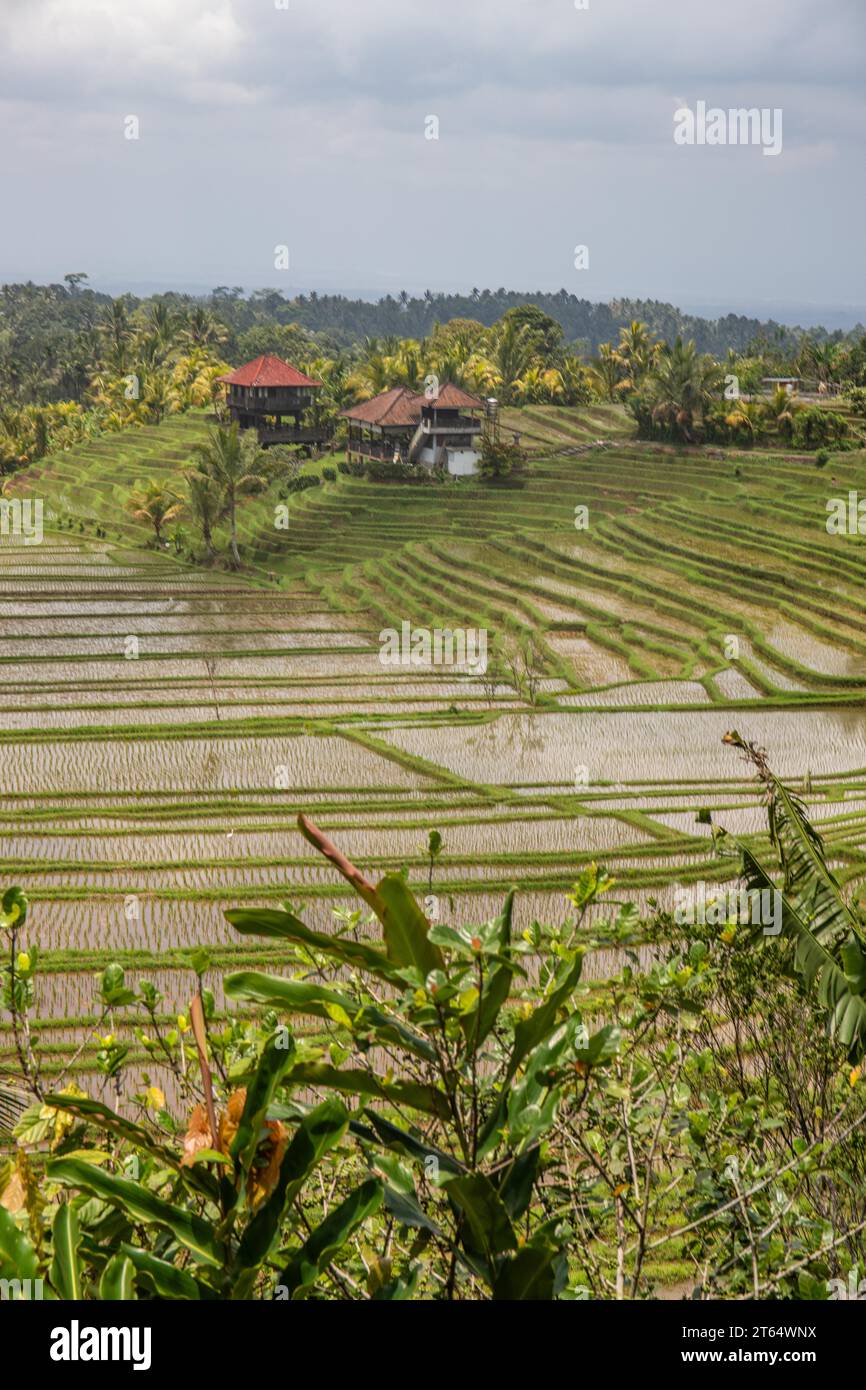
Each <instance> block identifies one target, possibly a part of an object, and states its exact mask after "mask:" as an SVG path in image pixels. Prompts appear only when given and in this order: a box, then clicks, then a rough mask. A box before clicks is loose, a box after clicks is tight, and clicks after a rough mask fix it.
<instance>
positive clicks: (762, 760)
mask: <svg viewBox="0 0 866 1390" xmlns="http://www.w3.org/2000/svg"><path fill="white" fill-rule="evenodd" d="M723 742H725V743H727V744H729V745H730V746H732V747H734V748H738V749H740V751H741V753H742V754H743V756H744V758H745V759H746V760H747V761H748V762H750V763H751V764H752V765H753V766H754V767H755V769H756V771H757V775H758V777H759V779H760V781H761V782H762V784H763V786H764V789H765V792H766V798H767V809H768V819H769V829H770V842H771V844H772V846H773V848H774V850H775V851H776V854H777V856H778V860H779V868H780V870H781V874H782V886H781V888H780V889H779V888H777V886H776V883H775V881H774V878H773V875H772V873H771V872H770V871H769V870H768V869H766V868H765V867H764V866H763V865H762V864H761V863H760V862H759V861H758V859H757V858H756V857H755V855H754V854H753V853H752V851H751V850H750V849H749V847H748V846H747V845H745V844H742V843H741V842H740V841H735V843H736V844H737V848H738V850H739V852H740V854H741V855H742V864H743V877H744V880H745V882H746V885H747V888H748V889H749V891H759V892H762V891H766V892H778V893H779V895H780V901H781V917H782V932H783V938H784V939H785V941H786V942H787V943H788V946H789V955H790V963H791V965H792V967H793V969H794V970H795V971H796V972H798V973H799V975H800V976H801V977H802V979H803V981H804V982H805V984H806V986H807V987H808V988H809V989H813V990H814V991H815V992H816V994H817V998H818V1001H819V1003H820V1005H821V1007H822V1008H823V1009H824V1011H825V1015H826V1023H827V1030H828V1033H829V1035H830V1037H831V1038H833V1039H834V1040H835V1041H836V1042H838V1043H839V1044H840V1046H842V1047H844V1048H845V1049H846V1051H847V1054H848V1057H849V1059H850V1060H851V1061H852V1062H854V1063H857V1062H859V1061H860V1060H861V1059H862V1057H863V1054H864V1051H866V930H864V925H863V923H862V922H861V920H860V919H859V918H858V916H857V915H856V913H855V912H854V911H853V909H852V908H851V907H850V906H849V904H848V903H847V902H846V900H845V898H844V895H843V892H842V888H841V886H840V884H839V882H838V880H837V879H836V877H835V875H834V874H833V872H832V871H831V869H830V868H829V866H828V864H827V857H826V852H825V849H824V844H823V842H822V840H821V837H820V835H819V834H818V833H817V831H816V830H815V829H814V827H813V826H812V825H810V823H809V818H808V813H807V810H806V806H805V805H804V803H803V802H802V801H801V800H800V798H799V797H798V796H796V795H795V794H794V793H793V792H792V791H790V790H789V788H787V787H785V786H784V785H783V784H782V783H781V782H780V781H779V779H778V778H777V777H776V776H775V775H774V774H773V772H772V771H771V770H770V768H769V766H768V763H767V758H766V754H765V752H764V750H763V749H761V748H758V747H757V746H756V745H755V744H754V743H750V742H747V741H746V740H745V739H743V738H742V737H741V736H740V734H739V733H737V732H736V730H734V731H732V732H730V733H727V734H725V736H724V740H723Z"/></svg>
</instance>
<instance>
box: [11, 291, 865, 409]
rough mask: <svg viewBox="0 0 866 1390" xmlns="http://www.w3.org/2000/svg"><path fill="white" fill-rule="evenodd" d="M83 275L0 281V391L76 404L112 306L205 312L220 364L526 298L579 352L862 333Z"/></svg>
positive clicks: (633, 303)
mask: <svg viewBox="0 0 866 1390" xmlns="http://www.w3.org/2000/svg"><path fill="white" fill-rule="evenodd" d="M86 278H87V277H86V276H84V275H83V274H71V275H68V276H66V277H65V280H66V282H65V283H64V284H52V285H36V284H33V283H32V282H29V283H27V284H23V285H4V286H3V287H2V290H0V394H2V397H3V398H8V397H10V396H11V397H12V398H13V399H14V400H15V401H16V402H18V403H22V404H26V403H35V402H48V401H69V400H81V399H82V397H83V395H84V393H85V392H86V390H87V386H88V384H89V381H90V378H91V376H92V374H93V369H94V365H95V364H96V363H97V362H98V361H99V358H100V354H101V348H102V345H103V343H104V335H103V333H102V331H101V330H102V326H103V325H104V323H105V320H106V318H107V316H108V313H109V311H110V306H111V305H112V304H117V303H121V304H122V305H123V306H124V310H125V314H126V316H127V317H128V318H133V319H134V318H136V317H139V318H140V317H141V316H142V315H147V314H148V312H149V311H150V310H151V309H152V308H153V306H156V305H159V306H162V308H163V309H164V310H165V311H167V312H168V313H170V314H172V315H174V316H176V317H186V316H187V315H188V314H190V313H191V311H193V310H195V309H199V310H207V311H208V312H209V313H210V314H211V315H213V317H214V318H216V319H218V320H219V322H220V323H221V324H222V325H224V327H225V330H226V333H225V337H224V340H223V341H221V343H220V348H221V351H222V353H223V355H224V356H225V358H226V360H227V361H228V362H230V363H238V362H241V361H244V360H246V359H247V358H249V357H250V356H254V355H255V354H256V351H275V350H277V347H276V346H268V345H269V344H272V343H273V344H275V345H279V344H283V345H284V346H287V347H288V348H291V346H292V335H291V332H289V333H288V335H287V333H286V330H291V329H292V328H296V329H297V328H299V329H302V330H305V334H304V337H305V338H306V342H305V344H304V345H305V346H306V348H307V350H309V346H310V343H309V338H310V337H312V338H313V339H314V344H313V345H314V346H315V347H316V348H317V349H318V350H319V352H320V353H321V354H322V355H325V356H330V355H334V354H335V353H337V352H340V351H344V352H345V351H347V350H350V349H351V348H352V347H353V346H355V345H357V344H360V343H362V342H363V341H364V340H365V339H368V338H392V337H396V338H411V339H423V338H425V337H427V336H429V335H430V334H431V333H432V332H433V330H434V328H435V326H436V324H437V323H439V324H444V323H448V322H449V321H450V320H452V319H464V320H466V319H470V320H474V321H475V322H476V323H479V324H481V325H483V326H484V327H487V328H489V327H492V326H493V325H494V324H496V323H497V322H498V321H499V320H500V319H502V318H503V317H504V316H505V314H507V313H508V312H509V310H513V309H518V308H520V307H521V306H522V305H524V304H526V303H532V304H535V305H537V306H538V308H539V309H540V310H542V311H543V312H544V313H545V314H547V315H549V316H550V317H551V318H552V319H554V320H555V321H556V322H557V323H558V324H559V325H560V327H561V328H562V330H563V336H564V338H565V341H566V342H567V343H568V344H570V345H571V346H573V347H574V348H575V349H576V351H578V353H582V354H583V355H584V356H586V357H589V356H591V355H593V354H594V353H595V352H597V350H598V348H599V347H600V346H601V345H602V344H603V343H608V342H615V341H616V339H617V337H618V335H619V332H620V329H622V328H625V327H627V326H628V325H629V324H630V323H632V322H634V321H635V320H637V321H639V322H641V323H644V324H645V325H646V326H647V328H648V330H649V331H650V333H651V334H652V335H653V337H655V338H658V339H663V340H664V341H666V342H674V341H676V339H677V338H678V337H681V338H683V339H684V340H691V341H693V342H694V343H695V346H696V348H697V350H698V351H699V352H706V353H711V354H712V355H713V356H715V357H718V358H721V357H724V356H725V355H726V354H727V353H728V352H730V351H734V352H738V353H745V352H747V351H748V352H750V353H751V354H752V355H760V356H763V357H774V358H779V359H780V360H781V359H783V358H785V357H790V356H791V355H793V354H794V353H796V351H797V349H798V347H799V345H800V344H801V343H802V341H803V339H804V338H807V337H808V338H809V339H811V340H812V341H814V342H817V343H828V344H836V343H842V342H845V341H847V340H853V339H854V338H856V337H859V336H862V334H863V333H864V332H866V330H864V329H859V330H854V331H853V332H852V333H850V334H847V335H846V334H844V333H842V332H841V331H840V330H836V331H834V332H828V331H827V330H825V329H823V328H817V329H810V330H809V331H808V333H806V332H805V331H804V330H802V329H799V328H790V327H786V326H784V325H782V324H778V323H775V322H774V321H773V320H770V321H768V322H762V321H761V320H759V319H756V318H749V317H746V316H744V315H737V314H726V315H724V316H723V317H722V318H719V319H705V318H700V317H698V316H695V315H691V314H684V313H682V312H681V311H680V310H679V309H677V308H676V307H675V306H674V305H672V304H666V303H663V302H662V301H660V300H626V299H623V300H616V301H613V302H611V303H609V304H593V303H591V302H590V301H589V300H587V299H580V298H578V296H577V295H574V294H570V293H569V292H568V291H567V290H565V289H562V290H559V291H557V292H556V293H553V294H551V293H546V292H541V291H536V292H522V291H520V292H519V291H514V290H505V289H498V290H489V289H484V290H482V289H474V290H472V291H471V293H469V294H463V295H458V294H449V295H445V294H433V293H431V292H430V291H427V292H426V293H425V294H424V295H421V296H418V297H412V296H410V295H408V294H407V293H406V292H401V293H400V294H399V295H397V296H393V295H386V296H385V297H384V298H382V299H380V300H379V301H378V302H377V303H370V302H368V301H366V300H361V299H347V298H346V297H345V296H343V295H319V294H316V293H315V292H311V293H310V294H301V295H297V296H295V297H294V298H286V297H285V296H284V295H283V294H282V293H281V292H280V291H279V290H277V289H262V290H254V291H253V292H252V293H251V294H249V295H245V294H244V291H243V289H242V288H241V287H239V286H235V287H229V286H218V287H217V288H216V289H214V290H213V291H212V293H211V294H210V295H207V296H203V297H197V296H194V295H188V294H178V293H175V292H170V293H167V294H160V295H153V296H150V297H149V298H145V299H142V298H138V297H136V296H135V295H131V294H127V295H122V296H120V297H119V298H117V299H113V298H112V296H111V295H108V294H101V293H98V292H97V291H95V290H92V289H89V288H88V287H87V285H86Z"/></svg>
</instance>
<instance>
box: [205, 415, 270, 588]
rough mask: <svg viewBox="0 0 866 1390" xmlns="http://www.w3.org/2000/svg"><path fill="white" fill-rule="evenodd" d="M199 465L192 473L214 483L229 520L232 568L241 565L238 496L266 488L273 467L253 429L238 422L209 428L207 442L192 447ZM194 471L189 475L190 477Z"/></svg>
mask: <svg viewBox="0 0 866 1390" xmlns="http://www.w3.org/2000/svg"><path fill="white" fill-rule="evenodd" d="M193 452H194V454H195V455H196V457H197V460H198V462H197V464H196V467H195V469H194V470H193V472H194V473H195V474H199V473H200V474H201V475H202V476H203V477H204V478H206V479H208V480H209V481H210V482H211V484H212V485H214V486H215V487H216V488H217V489H218V491H219V495H220V497H221V499H222V505H223V507H224V509H225V512H224V514H225V515H226V516H228V519H229V531H230V540H229V549H230V551H231V559H232V567H233V568H234V569H239V568H240V563H241V557H240V552H239V550H238V528H237V502H238V498H239V497H243V496H246V495H248V494H250V493H253V492H261V491H263V490H264V489H265V488H266V487H267V485H268V483H269V481H270V476H269V473H270V470H269V467H268V465H267V462H266V455H265V453H264V450H263V449H260V448H259V441H258V437H257V436H256V433H255V431H254V430H244V431H243V433H241V432H240V430H239V429H238V426H237V425H236V424H234V425H231V426H229V428H228V429H220V428H217V429H212V430H208V435H207V440H206V442H205V443H204V444H197V445H196V446H195V449H194V450H193ZM191 476H192V474H190V475H188V477H191Z"/></svg>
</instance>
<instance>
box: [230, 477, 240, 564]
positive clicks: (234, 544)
mask: <svg viewBox="0 0 866 1390" xmlns="http://www.w3.org/2000/svg"><path fill="white" fill-rule="evenodd" d="M229 514H230V516H231V526H232V539H231V552H232V565H233V567H234V568H235V569H236V570H239V569H240V567H241V557H240V552H239V550H238V525H237V515H236V513H235V498H234V493H232V495H231V498H230V499H229Z"/></svg>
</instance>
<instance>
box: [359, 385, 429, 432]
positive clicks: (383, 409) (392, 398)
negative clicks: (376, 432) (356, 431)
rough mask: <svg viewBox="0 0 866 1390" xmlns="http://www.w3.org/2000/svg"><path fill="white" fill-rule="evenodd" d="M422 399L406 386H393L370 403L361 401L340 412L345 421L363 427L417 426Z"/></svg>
mask: <svg viewBox="0 0 866 1390" xmlns="http://www.w3.org/2000/svg"><path fill="white" fill-rule="evenodd" d="M423 404H424V397H423V396H418V395H416V393H415V392H414V391H410V390H409V387H408V386H394V387H392V388H391V390H390V391H384V392H383V393H382V395H381V396H374V397H373V399H372V400H371V401H361V403H360V405H353V406H351V407H350V409H349V410H343V411H341V414H342V415H343V417H344V418H345V419H346V420H360V421H361V422H362V423H363V424H365V425H417V424H418V421H419V420H420V419H421V407H422V405H423Z"/></svg>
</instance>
